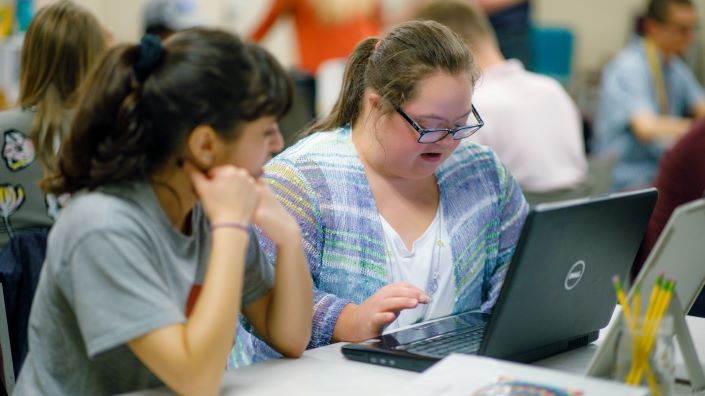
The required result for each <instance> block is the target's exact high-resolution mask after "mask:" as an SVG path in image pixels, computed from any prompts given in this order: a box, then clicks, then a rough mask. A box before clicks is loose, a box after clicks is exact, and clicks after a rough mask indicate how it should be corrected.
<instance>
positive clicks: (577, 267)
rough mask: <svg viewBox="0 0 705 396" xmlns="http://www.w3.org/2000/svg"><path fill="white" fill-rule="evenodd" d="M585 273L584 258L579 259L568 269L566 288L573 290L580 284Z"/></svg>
mask: <svg viewBox="0 0 705 396" xmlns="http://www.w3.org/2000/svg"><path fill="white" fill-rule="evenodd" d="M584 273H585V262H584V261H583V260H580V261H578V262H577V263H575V264H573V266H572V267H570V269H569V270H568V274H567V275H566V276H565V282H564V286H565V289H566V290H571V289H573V288H574V287H575V286H577V285H578V282H580V279H582V277H583V274H584Z"/></svg>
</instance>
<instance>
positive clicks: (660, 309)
mask: <svg viewBox="0 0 705 396" xmlns="http://www.w3.org/2000/svg"><path fill="white" fill-rule="evenodd" d="M674 287H675V281H674V280H670V279H668V280H665V282H664V285H663V287H662V290H663V292H662V293H661V295H660V298H659V299H657V300H656V301H657V302H656V307H655V308H654V312H653V316H652V319H651V320H649V321H648V328H647V329H646V332H645V337H644V339H643V341H642V345H641V346H640V348H639V349H640V351H641V353H642V356H641V357H640V359H638V361H637V366H636V367H635V368H636V370H635V371H634V373H633V377H632V378H631V380H632V381H633V382H631V383H632V384H638V383H639V382H640V381H641V376H642V374H643V372H644V367H645V366H646V365H648V360H649V355H650V354H651V351H652V349H653V346H654V341H655V339H656V335H657V332H658V329H659V328H660V326H661V320H662V319H663V316H664V314H665V313H666V310H667V308H668V305H669V304H670V302H671V298H672V297H673V289H674ZM632 367H634V366H632Z"/></svg>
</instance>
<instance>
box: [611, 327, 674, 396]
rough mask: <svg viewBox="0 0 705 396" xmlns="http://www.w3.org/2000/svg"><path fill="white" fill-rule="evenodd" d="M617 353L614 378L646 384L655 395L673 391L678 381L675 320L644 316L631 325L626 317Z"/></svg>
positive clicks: (628, 382) (629, 382) (658, 395)
mask: <svg viewBox="0 0 705 396" xmlns="http://www.w3.org/2000/svg"><path fill="white" fill-rule="evenodd" d="M620 330H621V331H620V332H619V337H618V339H617V344H616V345H617V350H616V353H615V354H614V356H615V362H614V366H613V378H614V379H615V380H617V381H620V382H624V383H627V384H632V385H636V386H646V387H648V388H649V389H650V391H651V395H652V396H670V395H672V391H673V385H674V382H675V357H674V349H673V336H674V331H673V320H672V318H671V317H670V316H668V315H666V316H664V317H663V318H662V319H661V320H660V321H659V320H654V319H644V318H640V319H639V320H637V321H635V322H634V324H633V325H632V326H629V325H628V324H627V323H626V321H623V323H622V327H621V329H620Z"/></svg>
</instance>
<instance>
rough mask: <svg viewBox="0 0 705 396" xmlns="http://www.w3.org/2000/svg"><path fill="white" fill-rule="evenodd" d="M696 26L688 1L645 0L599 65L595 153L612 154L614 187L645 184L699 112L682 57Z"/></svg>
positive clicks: (694, 84) (698, 90)
mask: <svg viewBox="0 0 705 396" xmlns="http://www.w3.org/2000/svg"><path fill="white" fill-rule="evenodd" d="M697 24H698V15H697V11H696V9H695V7H694V5H693V2H692V0H651V1H650V2H649V4H648V7H647V11H646V16H645V18H644V19H643V22H642V24H641V29H642V31H643V35H642V36H641V37H635V38H634V39H633V40H632V41H631V42H630V43H629V44H628V45H627V47H626V48H624V49H623V50H622V51H621V52H620V53H619V54H618V55H617V57H616V58H615V59H614V60H613V61H612V62H610V63H609V64H608V65H607V66H605V68H604V69H603V73H602V82H601V87H600V98H599V106H598V110H597V114H596V118H595V139H596V142H595V143H596V147H595V148H596V151H597V152H601V153H614V154H615V155H616V156H617V163H616V165H615V168H614V171H613V180H614V183H613V186H612V188H613V189H614V190H623V189H632V188H638V187H641V186H645V185H649V184H651V183H652V182H653V179H654V177H655V176H656V170H657V167H658V164H659V160H660V158H661V155H662V154H663V152H664V151H665V150H666V149H667V148H668V147H670V146H671V145H673V144H674V143H675V142H676V141H678V139H679V138H680V137H681V136H683V135H684V134H685V133H686V132H687V131H688V130H689V129H690V127H691V123H692V120H693V118H699V117H702V116H705V91H703V88H702V87H701V86H700V84H699V83H698V81H697V80H696V79H695V76H694V75H693V73H692V71H691V70H690V69H689V68H688V66H687V65H686V64H685V62H684V61H683V59H682V56H683V55H684V54H685V53H686V51H687V50H688V48H689V47H690V45H691V44H692V42H693V39H694V37H695V31H696V28H697Z"/></svg>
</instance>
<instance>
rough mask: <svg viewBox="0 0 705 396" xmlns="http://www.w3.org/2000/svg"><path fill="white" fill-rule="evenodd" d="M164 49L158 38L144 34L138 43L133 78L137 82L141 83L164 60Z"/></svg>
mask: <svg viewBox="0 0 705 396" xmlns="http://www.w3.org/2000/svg"><path fill="white" fill-rule="evenodd" d="M164 52H165V51H164V47H162V42H161V40H159V37H157V36H155V35H153V34H145V35H144V36H143V37H142V40H141V41H140V47H139V53H138V54H137V61H136V62H135V66H134V69H135V77H136V78H137V81H139V82H140V83H143V82H144V80H146V79H147V77H148V76H149V75H150V73H152V71H153V70H154V69H155V68H156V67H157V66H158V65H159V64H160V63H161V61H162V59H164Z"/></svg>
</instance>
